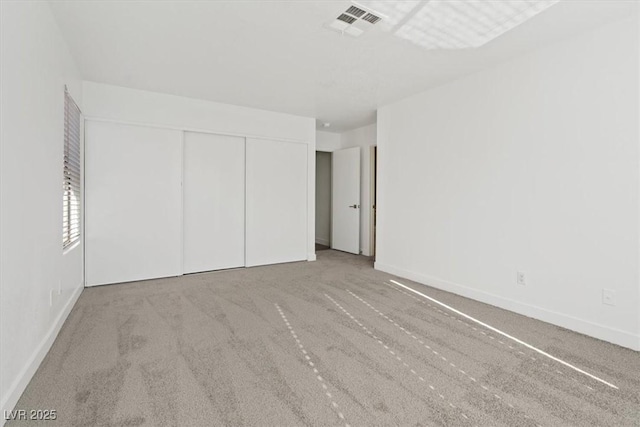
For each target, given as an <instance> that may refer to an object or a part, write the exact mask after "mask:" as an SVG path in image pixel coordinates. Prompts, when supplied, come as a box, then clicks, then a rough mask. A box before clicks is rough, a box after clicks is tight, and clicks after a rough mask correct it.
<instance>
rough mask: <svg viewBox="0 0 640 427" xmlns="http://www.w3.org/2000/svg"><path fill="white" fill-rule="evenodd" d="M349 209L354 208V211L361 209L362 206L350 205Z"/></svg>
mask: <svg viewBox="0 0 640 427" xmlns="http://www.w3.org/2000/svg"><path fill="white" fill-rule="evenodd" d="M349 207H350V208H353V209H359V208H360V205H350V206H349Z"/></svg>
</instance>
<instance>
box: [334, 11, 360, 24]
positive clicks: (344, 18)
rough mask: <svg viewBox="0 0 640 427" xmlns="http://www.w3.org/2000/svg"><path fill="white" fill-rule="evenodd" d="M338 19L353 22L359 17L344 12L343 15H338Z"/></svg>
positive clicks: (348, 22)
mask: <svg viewBox="0 0 640 427" xmlns="http://www.w3.org/2000/svg"><path fill="white" fill-rule="evenodd" d="M338 20H340V21H343V22H346V23H347V24H353V23H354V22H356V20H357V18H354V17H353V16H349V15H347V14H346V13H343V14H342V15H340V16H338Z"/></svg>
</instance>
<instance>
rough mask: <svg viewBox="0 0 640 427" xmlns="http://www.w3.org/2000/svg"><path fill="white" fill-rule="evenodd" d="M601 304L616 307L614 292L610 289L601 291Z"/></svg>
mask: <svg viewBox="0 0 640 427" xmlns="http://www.w3.org/2000/svg"><path fill="white" fill-rule="evenodd" d="M602 303H603V304H606V305H616V291H614V290H612V289H603V290H602Z"/></svg>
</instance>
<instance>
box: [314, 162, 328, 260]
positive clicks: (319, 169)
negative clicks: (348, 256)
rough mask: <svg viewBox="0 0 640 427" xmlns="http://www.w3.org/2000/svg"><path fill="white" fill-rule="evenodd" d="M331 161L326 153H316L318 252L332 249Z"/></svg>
mask: <svg viewBox="0 0 640 427" xmlns="http://www.w3.org/2000/svg"><path fill="white" fill-rule="evenodd" d="M331 161H332V155H331V153H330V152H326V151H316V242H315V243H316V252H317V251H321V250H325V249H329V248H330V247H331V173H332V171H331Z"/></svg>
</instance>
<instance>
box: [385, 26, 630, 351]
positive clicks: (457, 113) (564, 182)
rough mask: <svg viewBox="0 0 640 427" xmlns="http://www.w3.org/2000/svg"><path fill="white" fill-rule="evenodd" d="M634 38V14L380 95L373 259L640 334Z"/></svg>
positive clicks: (469, 291)
mask: <svg viewBox="0 0 640 427" xmlns="http://www.w3.org/2000/svg"><path fill="white" fill-rule="evenodd" d="M639 51H640V49H639V38H638V19H637V16H636V17H633V18H630V19H628V20H624V21H620V22H616V23H614V24H612V25H608V26H606V27H602V28H600V29H597V30H594V31H591V32H588V33H584V34H581V35H579V36H577V37H575V38H572V39H569V40H565V41H563V42H561V43H557V44H555V45H552V46H550V47H547V48H544V49H541V50H537V51H534V52H532V53H530V54H528V55H526V56H523V57H520V58H518V59H516V60H514V61H512V62H509V63H506V64H503V65H501V66H499V67H497V68H494V69H490V70H486V71H483V72H481V73H478V74H475V75H473V76H470V77H468V78H465V79H463V80H459V81H457V82H454V83H452V84H449V85H446V86H442V87H439V88H436V89H434V90H431V91H428V92H424V93H421V94H418V95H416V96H413V97H411V98H408V99H405V100H402V101H400V102H397V103H395V104H392V105H389V106H385V107H383V108H381V109H380V110H379V111H378V142H379V146H378V150H379V163H378V164H379V167H378V189H379V190H378V200H379V210H378V246H377V247H378V254H377V255H378V257H377V263H376V268H378V269H380V270H383V271H387V272H391V273H394V274H397V275H400V276H404V277H407V278H410V279H413V280H416V281H419V282H422V283H426V284H429V285H432V286H435V287H438V288H442V289H446V290H449V291H452V292H455V293H458V294H461V295H465V296H468V297H471V298H474V299H477V300H481V301H484V302H488V303H490V304H493V305H497V306H500V307H504V308H507V309H510V310H513V311H516V312H519V313H522V314H525V315H528V316H531V317H535V318H538V319H542V320H545V321H549V322H551V323H554V324H557V325H561V326H564V327H567V328H569V329H573V330H575V331H579V332H582V333H585V334H588V335H591V336H594V337H597V338H601V339H604V340H607V341H611V342H614V343H617V344H620V345H623V346H626V347H630V348H635V349H640V326H639V324H638V317H639V310H640V295H639V294H640V285H639V283H640V281H639V277H638V271H639V258H638V255H639V231H640V230H639V223H638V222H639V219H640V215H639V214H640V211H639V207H638V202H639V197H638V194H639V193H638V191H639V178H640V170H639V163H638V160H639V139H640V137H639V134H640V129H639V126H638V118H639V113H640V108H639V96H638V94H639V93H640V92H639V83H638V80H639V76H640V73H639V71H640V70H639V64H640V61H639V58H638V56H639ZM518 270H520V271H523V272H525V273H526V280H527V284H526V285H525V286H521V285H517V284H516V272H517V271H518ZM603 288H608V289H613V290H615V291H616V306H614V307H612V306H608V305H603V304H602V289H603Z"/></svg>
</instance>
